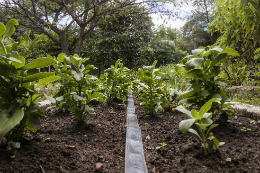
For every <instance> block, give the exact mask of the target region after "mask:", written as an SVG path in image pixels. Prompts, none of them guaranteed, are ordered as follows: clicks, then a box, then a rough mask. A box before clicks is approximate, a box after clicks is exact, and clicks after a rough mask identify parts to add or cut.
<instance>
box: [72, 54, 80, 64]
mask: <svg viewBox="0 0 260 173" xmlns="http://www.w3.org/2000/svg"><path fill="white" fill-rule="evenodd" d="M81 60H82V59H81V58H80V57H79V56H78V55H77V54H74V55H73V56H71V59H70V62H71V63H72V64H74V65H75V66H76V67H78V66H79V65H80V63H81Z"/></svg>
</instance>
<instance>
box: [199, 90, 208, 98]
mask: <svg viewBox="0 0 260 173" xmlns="http://www.w3.org/2000/svg"><path fill="white" fill-rule="evenodd" d="M201 95H202V96H204V97H207V96H208V95H210V93H209V91H208V90H203V91H202V92H201Z"/></svg>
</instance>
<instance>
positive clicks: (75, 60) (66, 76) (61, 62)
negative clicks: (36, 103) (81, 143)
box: [44, 53, 103, 124]
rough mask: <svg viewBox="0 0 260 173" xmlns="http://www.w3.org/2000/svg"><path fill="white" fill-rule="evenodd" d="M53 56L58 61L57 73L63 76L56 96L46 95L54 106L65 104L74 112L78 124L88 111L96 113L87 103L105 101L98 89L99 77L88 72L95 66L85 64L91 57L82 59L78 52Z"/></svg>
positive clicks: (60, 106)
mask: <svg viewBox="0 0 260 173" xmlns="http://www.w3.org/2000/svg"><path fill="white" fill-rule="evenodd" d="M52 58H53V59H55V60H56V61H57V64H56V65H55V69H56V73H57V75H58V76H60V77H61V80H60V82H61V84H60V89H59V91H58V93H57V95H55V96H54V98H53V97H51V96H48V95H46V94H44V95H45V97H46V98H47V99H48V100H49V101H50V102H51V103H52V104H54V106H56V107H59V108H62V107H63V106H64V107H65V108H66V109H68V111H70V112H73V113H74V115H75V119H74V120H75V123H76V124H78V123H83V122H84V120H85V116H86V113H90V114H93V113H94V109H93V108H92V107H90V106H88V105H87V104H88V103H89V102H90V101H92V100H98V101H99V102H102V101H103V94H102V93H100V92H97V91H96V89H97V87H98V86H97V84H96V83H95V81H96V80H97V78H96V77H94V76H92V75H89V74H88V72H89V71H90V70H91V69H94V66H93V65H89V64H88V65H86V66H85V65H84V63H85V62H86V61H87V60H88V59H89V58H85V59H82V58H80V57H79V56H78V55H76V54H75V55H73V56H70V57H67V56H66V55H65V54H63V53H61V54H59V55H58V57H57V59H56V58H55V57H52ZM68 63H71V64H73V65H74V66H75V68H76V70H77V71H75V70H72V69H70V65H68Z"/></svg>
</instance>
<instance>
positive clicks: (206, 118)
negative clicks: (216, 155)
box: [175, 98, 224, 154]
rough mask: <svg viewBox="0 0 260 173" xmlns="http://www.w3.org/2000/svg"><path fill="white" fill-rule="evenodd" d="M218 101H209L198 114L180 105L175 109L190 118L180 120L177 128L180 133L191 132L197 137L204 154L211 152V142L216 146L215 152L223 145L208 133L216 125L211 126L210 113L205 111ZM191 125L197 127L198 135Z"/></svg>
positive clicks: (215, 99)
mask: <svg viewBox="0 0 260 173" xmlns="http://www.w3.org/2000/svg"><path fill="white" fill-rule="evenodd" d="M218 100H219V99H217V98H214V99H211V100H209V101H208V102H206V103H205V104H204V105H203V106H202V107H201V108H200V110H199V112H197V111H196V110H195V109H192V110H191V111H189V110H187V109H186V108H185V107H183V106H182V105H180V106H178V107H176V108H175V109H176V110H178V111H180V112H183V113H185V114H186V115H188V116H189V117H190V119H187V120H182V121H181V122H180V124H179V128H180V130H181V132H182V133H184V134H186V133H188V132H191V133H193V134H195V135H196V136H198V138H199V139H200V140H201V142H202V146H203V148H204V152H205V154H207V153H212V152H213V142H214V143H215V146H216V149H215V151H216V150H218V149H219V146H221V145H223V144H224V142H218V140H217V138H216V137H214V136H213V133H210V130H211V129H213V128H215V127H217V126H218V124H212V123H213V121H212V120H211V117H212V113H207V111H208V110H210V108H211V105H212V102H214V101H218ZM193 124H195V125H196V126H197V128H198V131H199V133H198V132H197V131H195V130H194V129H192V128H191V126H192V125H193Z"/></svg>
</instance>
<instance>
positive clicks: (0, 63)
mask: <svg viewBox="0 0 260 173" xmlns="http://www.w3.org/2000/svg"><path fill="white" fill-rule="evenodd" d="M0 69H1V70H0V76H4V77H7V78H9V74H10V72H11V67H10V66H9V65H8V64H6V63H5V62H3V61H0Z"/></svg>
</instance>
